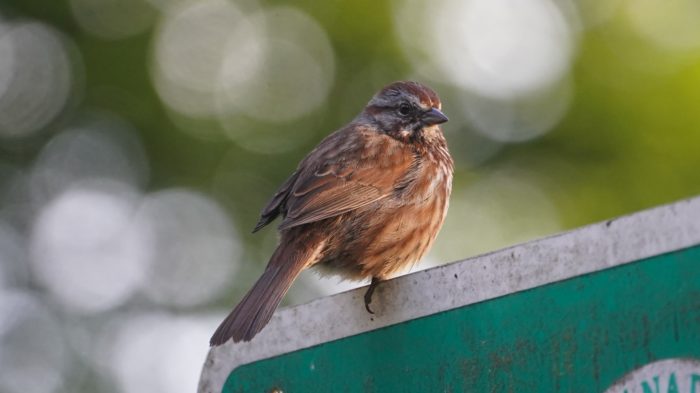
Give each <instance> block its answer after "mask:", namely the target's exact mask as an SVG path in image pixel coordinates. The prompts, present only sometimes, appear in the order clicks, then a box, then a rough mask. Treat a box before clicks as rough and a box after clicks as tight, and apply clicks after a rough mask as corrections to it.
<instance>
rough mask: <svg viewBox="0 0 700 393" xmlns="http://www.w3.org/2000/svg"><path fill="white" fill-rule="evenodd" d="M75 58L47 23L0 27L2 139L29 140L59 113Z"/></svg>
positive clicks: (68, 92) (66, 97)
mask: <svg viewBox="0 0 700 393" xmlns="http://www.w3.org/2000/svg"><path fill="white" fill-rule="evenodd" d="M76 53H77V51H75V50H74V49H73V47H72V45H71V44H70V43H69V42H68V41H67V39H66V38H65V37H64V36H63V35H61V34H60V33H58V32H57V31H56V30H54V29H52V28H50V27H48V26H47V25H45V24H42V23H38V22H28V21H21V22H13V23H8V24H4V23H3V24H0V137H6V138H17V137H26V136H29V135H32V134H34V133H36V132H37V131H39V130H41V129H42V128H44V127H46V126H47V125H48V124H49V123H50V122H51V121H52V120H54V119H55V118H56V117H57V116H58V115H59V114H60V113H61V111H62V110H63V109H64V108H65V106H66V105H67V103H68V101H69V97H70V95H71V94H72V93H74V84H75V81H76V76H75V75H74V70H73V68H74V67H73V65H74V63H75V62H76V61H77V58H76Z"/></svg>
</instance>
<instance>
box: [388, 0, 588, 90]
mask: <svg viewBox="0 0 700 393" xmlns="http://www.w3.org/2000/svg"><path fill="white" fill-rule="evenodd" d="M399 4H400V5H399V6H400V7H405V9H403V10H400V11H399V12H398V13H397V19H396V28H397V32H398V33H399V37H400V38H401V39H402V43H403V45H404V48H405V49H404V51H405V53H406V56H407V58H408V59H409V61H411V62H412V63H413V64H414V65H415V68H416V71H417V72H418V73H420V74H422V75H423V76H424V77H426V78H430V79H432V80H438V81H442V82H445V83H450V84H456V85H457V86H460V87H461V88H463V89H468V90H471V91H473V92H475V93H477V94H480V95H483V96H486V97H491V98H506V97H512V96H517V95H521V94H524V93H527V92H529V91H532V90H536V89H538V88H540V87H542V86H546V85H548V84H551V83H552V82H553V81H556V80H559V79H562V77H563V76H564V75H566V73H567V72H568V70H569V66H570V63H571V57H572V52H573V44H574V39H575V37H574V32H573V31H572V29H571V28H570V26H569V23H568V21H567V18H566V17H565V15H564V14H563V13H562V11H561V10H560V9H559V8H558V7H557V5H556V4H554V3H553V2H552V1H550V0H468V1H463V0H448V1H445V2H442V3H440V4H439V5H437V4H436V3H432V2H419V1H405V2H400V3H399ZM426 19H427V20H426ZM416 48H418V49H419V52H417V53H416V52H415V49H416ZM426 63H427V64H426Z"/></svg>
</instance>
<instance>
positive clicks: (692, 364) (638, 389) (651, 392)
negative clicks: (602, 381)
mask: <svg viewBox="0 0 700 393" xmlns="http://www.w3.org/2000/svg"><path fill="white" fill-rule="evenodd" d="M605 393H700V360H698V359H690V358H676V359H666V360H660V361H658V362H654V363H649V364H647V365H644V366H642V367H640V368H638V369H636V370H634V371H632V372H629V373H627V374H626V375H625V376H623V377H622V378H620V379H619V380H617V382H615V383H614V384H613V385H612V386H611V387H610V388H608V390H606V391H605Z"/></svg>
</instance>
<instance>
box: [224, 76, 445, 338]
mask: <svg viewBox="0 0 700 393" xmlns="http://www.w3.org/2000/svg"><path fill="white" fill-rule="evenodd" d="M440 109H441V103H440V99H439V98H438V96H437V94H435V92H434V91H433V90H432V89H430V88H429V87H427V86H424V85H421V84H419V83H416V82H395V83H392V84H390V85H388V86H386V87H384V88H383V89H382V90H381V91H379V93H377V94H376V95H375V96H374V97H373V98H372V99H371V100H370V102H369V103H368V104H367V106H366V107H365V109H364V110H363V111H362V112H361V113H360V114H359V115H358V116H357V117H356V118H355V119H354V120H353V121H352V122H350V124H348V125H346V126H345V127H343V128H341V129H340V130H338V131H336V132H334V133H332V134H331V135H329V136H328V137H326V138H325V139H324V140H323V141H321V143H320V144H319V145H318V146H317V147H316V148H315V149H314V150H313V151H311V153H309V154H308V155H307V156H306V157H305V158H304V159H303V160H302V161H301V163H300V164H299V166H298V167H297V169H296V171H294V173H292V175H291V176H290V177H289V178H288V179H287V180H286V181H285V182H284V184H282V186H281V187H280V188H279V190H278V191H277V193H276V194H275V195H274V196H273V197H272V199H271V200H270V201H269V203H268V204H267V206H265V208H264V209H263V210H262V213H261V217H260V221H259V222H258V224H257V225H256V227H255V229H254V230H253V232H256V231H258V230H259V229H260V228H262V227H264V226H265V225H267V224H269V223H270V222H272V221H273V220H274V219H275V218H276V217H277V216H279V215H282V217H283V219H282V223H281V225H280V226H279V232H280V235H281V236H280V241H279V245H278V246H277V249H276V250H275V252H274V253H273V254H272V257H271V258H270V261H269V262H268V264H267V268H266V269H265V272H264V273H263V274H262V276H261V277H260V278H259V279H258V281H257V282H256V283H255V285H253V288H252V289H251V290H250V291H249V292H248V293H247V294H246V295H245V297H244V298H243V300H241V302H240V303H239V304H238V306H236V308H235V309H234V310H233V311H232V312H231V313H230V314H229V315H228V316H227V317H226V319H225V320H224V321H223V322H222V323H221V325H220V326H219V328H218V329H217V330H216V332H215V333H214V335H213V336H212V338H211V341H210V344H211V345H220V344H223V343H225V342H226V341H228V340H229V339H233V341H234V342H239V341H241V340H242V341H249V340H250V339H252V338H253V336H255V335H256V334H257V333H258V332H259V331H260V330H262V328H263V327H265V325H266V324H267V323H268V322H269V320H270V318H271V317H272V314H273V313H274V311H275V309H276V308H277V305H278V304H279V303H280V301H281V300H282V297H283V296H284V294H285V293H286V292H287V290H288V289H289V287H290V286H291V285H292V282H293V281H294V279H295V278H296V277H297V275H299V273H300V272H301V271H302V270H303V269H306V268H309V267H312V266H315V267H317V268H320V269H322V272H323V273H331V274H337V275H340V276H342V277H344V278H348V279H355V280H362V279H366V278H371V279H372V283H371V285H370V286H369V289H368V290H367V293H366V294H365V298H364V301H365V307H366V308H367V311H368V312H370V313H372V310H371V309H370V307H369V304H370V303H371V301H372V293H373V292H374V289H375V288H376V286H377V284H378V283H379V282H381V281H382V280H385V279H388V278H391V277H392V276H393V275H395V274H396V273H397V272H399V271H400V270H402V269H405V268H407V267H410V266H412V265H413V264H414V263H415V262H417V261H418V260H419V259H420V258H421V257H422V256H423V255H424V254H425V253H426V252H427V251H428V249H430V247H431V245H432V244H433V241H434V240H435V237H436V236H437V233H438V231H439V230H440V227H441V226H442V223H443V221H444V219H445V215H446V213H447V206H448V203H449V196H450V192H451V190H452V171H453V162H452V158H451V157H450V154H449V152H448V150H447V143H446V141H445V138H444V136H443V135H442V131H441V130H440V126H439V124H441V123H444V122H446V121H447V117H446V116H445V115H444V114H443V113H442V112H441V111H440Z"/></svg>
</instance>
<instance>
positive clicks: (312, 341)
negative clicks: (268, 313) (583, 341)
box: [199, 197, 700, 393]
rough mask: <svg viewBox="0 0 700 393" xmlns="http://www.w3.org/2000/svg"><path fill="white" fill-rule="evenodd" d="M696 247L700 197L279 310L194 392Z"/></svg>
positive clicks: (223, 353) (212, 358)
mask: <svg viewBox="0 0 700 393" xmlns="http://www.w3.org/2000/svg"><path fill="white" fill-rule="evenodd" d="M696 244H700V197H695V198H692V199H688V200H683V201H680V202H676V203H672V204H669V205H664V206H659V207H656V208H653V209H650V210H646V211H642V212H639V213H635V214H631V215H628V216H623V217H620V218H617V219H614V220H608V221H606V222H602V223H597V224H593V225H589V226H586V227H582V228H579V229H576V230H573V231H571V232H566V233H562V234H559V235H555V236H552V237H548V238H544V239H540V240H536V241H532V242H529V243H524V244H520V245H517V246H513V247H509V248H506V249H503V250H499V251H495V252H492V253H489V254H485V255H481V256H477V257H474V258H470V259H466V260H464V261H459V262H455V263H451V264H448V265H443V266H438V267H435V268H432V269H428V270H424V271H420V272H416V273H412V274H408V275H405V276H402V277H399V278H397V279H394V280H391V281H388V282H386V283H384V284H382V285H380V286H379V287H378V288H377V292H375V295H374V300H373V303H372V306H373V309H374V311H375V312H376V314H375V315H374V316H372V315H370V314H368V313H367V312H366V311H365V308H364V303H363V301H362V296H363V295H364V291H365V289H364V288H359V289H356V290H352V291H349V292H344V293H340V294H337V295H333V296H329V297H325V298H321V299H317V300H314V301H312V302H310V303H307V304H303V305H300V306H297V307H292V308H286V309H282V310H279V311H278V312H277V313H276V314H275V316H274V317H273V318H272V321H271V322H270V324H269V325H268V326H267V327H266V328H265V329H264V330H263V331H262V332H261V333H260V334H259V335H258V336H257V337H255V339H253V341H251V342H248V343H239V344H233V343H231V342H229V343H227V344H225V345H222V346H220V347H216V348H213V349H212V350H210V351H209V355H208V356H207V360H206V361H205V364H204V368H203V370H202V375H201V379H200V382H199V392H200V393H220V392H221V389H222V388H223V384H224V383H225V381H226V378H227V377H228V375H229V374H230V372H231V371H232V370H233V369H234V368H236V367H238V366H239V365H243V364H247V363H251V362H253V361H256V360H260V359H265V358H269V357H272V356H277V355H280V354H283V353H287V352H291V351H295V350H298V349H302V348H308V347H312V346H314V345H318V344H321V343H324V342H327V341H332V340H336V339H339V338H343V337H348V336H352V335H356V334H359V333H363V332H367V331H370V330H374V329H378V328H382V327H385V326H389V325H393V324H396V323H400V322H403V321H407V320H411V319H415V318H419V317H423V316H426V315H430V314H434V313H438V312H441V311H446V310H450V309H453V308H457V307H461V306H465V305H469V304H473V303H477V302H481V301H484V300H488V299H493V298H496V297H499V296H503V295H507V294H510V293H513V292H518V291H523V290H526V289H530V288H534V287H537V286H541V285H545V284H549V283H553V282H557V281H561V280H564V279H568V278H572V277H575V276H579V275H582V274H587V273H591V272H595V271H599V270H602V269H606V268H610V267H613V266H618V265H622V264H625V263H628V262H631V261H636V260H639V259H643V258H648V257H651V256H655V255H659V254H663V253H667V252H671V251H675V250H680V249H683V248H687V247H690V246H693V245H696Z"/></svg>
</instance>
